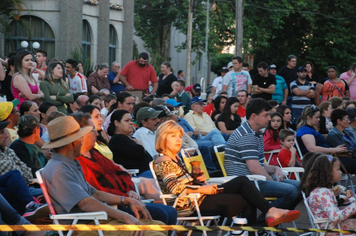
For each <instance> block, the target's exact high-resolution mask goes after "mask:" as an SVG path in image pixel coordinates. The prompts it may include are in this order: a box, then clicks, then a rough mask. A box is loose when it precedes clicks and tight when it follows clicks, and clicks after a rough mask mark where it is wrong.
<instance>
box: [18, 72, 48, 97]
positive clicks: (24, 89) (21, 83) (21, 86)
mask: <svg viewBox="0 0 356 236" xmlns="http://www.w3.org/2000/svg"><path fill="white" fill-rule="evenodd" d="M13 83H14V86H15V87H16V88H17V89H18V90H20V92H21V93H22V94H23V95H24V96H25V97H26V98H27V99H28V100H31V101H33V100H36V99H39V98H43V93H42V92H40V90H39V92H40V93H38V94H33V93H32V92H31V89H30V87H29V86H28V84H27V82H26V81H25V79H24V77H23V76H22V75H20V74H17V75H16V76H15V77H14V78H13Z"/></svg>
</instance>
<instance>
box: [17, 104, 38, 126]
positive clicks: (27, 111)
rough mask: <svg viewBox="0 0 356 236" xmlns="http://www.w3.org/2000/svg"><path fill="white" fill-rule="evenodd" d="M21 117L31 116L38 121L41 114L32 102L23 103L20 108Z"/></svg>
mask: <svg viewBox="0 0 356 236" xmlns="http://www.w3.org/2000/svg"><path fill="white" fill-rule="evenodd" d="M23 115H33V116H34V117H36V119H37V120H38V121H40V118H41V112H40V110H39V107H38V106H37V103H35V102H32V101H24V102H23V103H22V104H21V106H20V116H23Z"/></svg>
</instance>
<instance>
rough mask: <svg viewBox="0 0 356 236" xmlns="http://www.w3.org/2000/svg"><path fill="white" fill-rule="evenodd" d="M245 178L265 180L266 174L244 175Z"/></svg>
mask: <svg viewBox="0 0 356 236" xmlns="http://www.w3.org/2000/svg"><path fill="white" fill-rule="evenodd" d="M246 177H247V178H249V180H253V181H255V180H261V181H266V179H267V178H266V176H263V175H246Z"/></svg>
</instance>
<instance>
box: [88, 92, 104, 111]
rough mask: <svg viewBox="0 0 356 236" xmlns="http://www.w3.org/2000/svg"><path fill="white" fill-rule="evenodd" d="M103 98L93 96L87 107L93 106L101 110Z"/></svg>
mask: <svg viewBox="0 0 356 236" xmlns="http://www.w3.org/2000/svg"><path fill="white" fill-rule="evenodd" d="M101 102H102V101H101V97H100V96H98V95H91V96H90V97H89V99H88V101H87V103H86V104H85V105H93V106H96V107H97V108H99V110H101Z"/></svg>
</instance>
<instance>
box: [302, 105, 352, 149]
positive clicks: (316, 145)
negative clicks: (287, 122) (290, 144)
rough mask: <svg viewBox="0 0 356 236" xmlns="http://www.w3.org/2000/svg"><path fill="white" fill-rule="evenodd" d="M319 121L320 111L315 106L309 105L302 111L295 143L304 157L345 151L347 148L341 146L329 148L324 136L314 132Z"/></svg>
mask: <svg viewBox="0 0 356 236" xmlns="http://www.w3.org/2000/svg"><path fill="white" fill-rule="evenodd" d="M319 120H320V110H319V108H318V107H317V106H315V105H311V106H307V107H305V108H304V109H303V112H302V116H301V117H300V122H299V124H298V132H297V141H298V143H299V147H300V150H301V152H302V154H303V155H304V154H306V153H307V152H322V153H326V154H336V153H343V152H345V151H347V148H346V147H344V146H343V145H340V146H337V147H334V148H329V146H328V144H327V143H326V139H325V138H324V136H323V135H322V134H320V133H319V132H318V131H316V127H317V126H318V125H319Z"/></svg>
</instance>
